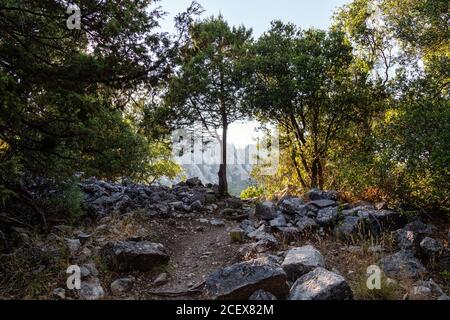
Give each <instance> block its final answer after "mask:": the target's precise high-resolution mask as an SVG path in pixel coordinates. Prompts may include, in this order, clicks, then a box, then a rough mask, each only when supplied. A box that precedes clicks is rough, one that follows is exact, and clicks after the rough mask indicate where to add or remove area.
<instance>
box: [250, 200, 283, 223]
mask: <svg viewBox="0 0 450 320" xmlns="http://www.w3.org/2000/svg"><path fill="white" fill-rule="evenodd" d="M255 215H256V217H258V218H260V219H262V220H267V221H269V220H272V219H275V218H276V217H277V216H278V215H277V211H276V207H275V204H274V203H273V202H270V201H266V202H263V203H259V204H257V205H256V210H255Z"/></svg>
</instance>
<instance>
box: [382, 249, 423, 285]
mask: <svg viewBox="0 0 450 320" xmlns="http://www.w3.org/2000/svg"><path fill="white" fill-rule="evenodd" d="M379 265H380V266H381V268H382V269H383V271H384V273H385V274H386V275H387V276H388V277H391V278H398V279H408V278H416V277H419V276H421V275H423V274H425V273H426V272H427V271H426V269H425V267H424V266H423V265H422V264H421V263H420V261H419V260H417V258H416V257H415V256H414V253H413V252H412V251H410V250H402V251H399V252H397V253H395V254H393V255H390V256H387V257H385V258H383V259H381V261H380V262H379Z"/></svg>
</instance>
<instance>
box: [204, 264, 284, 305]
mask: <svg viewBox="0 0 450 320" xmlns="http://www.w3.org/2000/svg"><path fill="white" fill-rule="evenodd" d="M286 281H287V277H286V273H285V272H284V270H283V269H282V268H281V267H280V266H278V265H276V264H274V263H273V262H271V261H270V260H268V259H256V260H250V261H246V262H241V263H238V264H235V265H232V266H230V267H226V268H222V269H220V270H217V271H215V272H213V273H212V274H210V275H209V276H208V277H207V279H206V282H205V288H206V292H207V294H208V295H209V296H210V297H211V298H214V299H218V300H247V299H249V297H250V296H251V295H252V294H253V293H254V292H255V291H257V290H264V291H267V292H271V293H272V294H274V295H275V296H276V297H278V298H281V299H282V298H285V297H286V296H287V294H288V292H289V287H288V286H287V284H286Z"/></svg>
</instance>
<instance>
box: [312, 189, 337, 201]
mask: <svg viewBox="0 0 450 320" xmlns="http://www.w3.org/2000/svg"><path fill="white" fill-rule="evenodd" d="M338 198H339V193H338V192H336V191H333V190H331V191H323V190H319V189H312V190H311V191H309V192H308V193H306V194H305V199H308V200H310V201H315V200H333V201H337V200H338Z"/></svg>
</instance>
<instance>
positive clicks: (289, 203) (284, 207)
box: [278, 198, 305, 215]
mask: <svg viewBox="0 0 450 320" xmlns="http://www.w3.org/2000/svg"><path fill="white" fill-rule="evenodd" d="M278 207H279V208H280V210H281V211H283V212H284V213H286V214H291V215H294V214H300V212H302V209H303V208H304V207H305V206H304V202H303V200H302V199H300V198H285V199H283V200H282V201H281V202H280V204H279V205H278Z"/></svg>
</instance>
